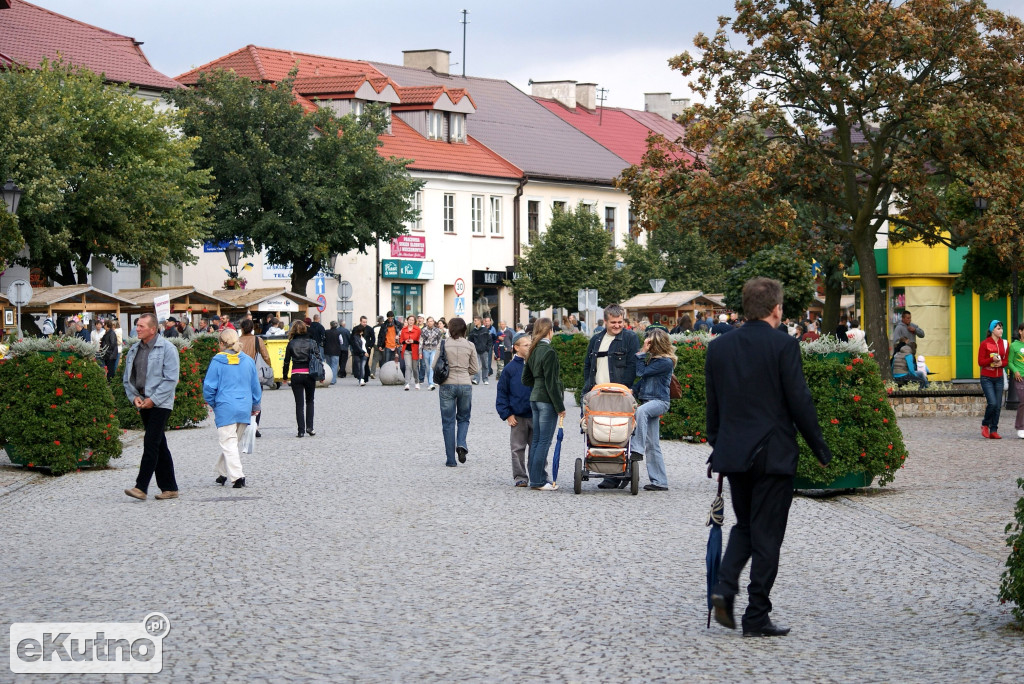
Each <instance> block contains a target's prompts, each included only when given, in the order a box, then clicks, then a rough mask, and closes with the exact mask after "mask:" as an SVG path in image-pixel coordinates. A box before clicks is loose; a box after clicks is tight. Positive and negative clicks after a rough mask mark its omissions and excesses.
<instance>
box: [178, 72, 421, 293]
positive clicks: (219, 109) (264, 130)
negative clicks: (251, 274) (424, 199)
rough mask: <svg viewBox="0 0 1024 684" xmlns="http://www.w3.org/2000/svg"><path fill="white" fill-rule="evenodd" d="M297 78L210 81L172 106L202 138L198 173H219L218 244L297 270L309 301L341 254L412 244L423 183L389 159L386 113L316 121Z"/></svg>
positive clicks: (207, 76) (294, 283) (214, 76)
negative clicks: (416, 197) (410, 229)
mask: <svg viewBox="0 0 1024 684" xmlns="http://www.w3.org/2000/svg"><path fill="white" fill-rule="evenodd" d="M294 76H295V73H294V71H293V72H292V74H291V75H289V77H288V78H287V79H285V80H283V81H281V82H279V83H276V84H265V83H255V82H253V81H251V80H250V79H248V78H245V77H242V76H237V75H235V74H234V73H233V72H227V71H215V72H212V73H204V74H201V75H200V77H199V82H198V83H197V84H196V86H195V87H194V88H189V89H183V90H179V91H176V92H175V93H173V94H172V96H171V99H172V100H173V101H174V103H175V104H176V105H177V106H178V107H179V108H181V109H182V110H183V111H184V112H185V117H184V125H183V129H184V131H185V133H186V135H191V136H198V137H200V138H202V141H203V142H202V144H201V145H200V146H199V147H198V148H197V149H196V150H195V152H194V153H193V155H194V157H195V160H196V163H197V164H198V165H200V166H202V167H208V168H210V169H212V170H213V175H214V181H213V184H212V187H213V189H214V190H215V191H216V193H217V203H216V207H215V209H214V219H215V222H214V226H213V231H212V232H213V237H214V239H216V240H222V241H229V240H239V241H241V242H242V243H243V244H244V245H245V252H246V254H253V253H256V252H259V251H263V250H265V251H266V253H267V257H268V259H269V260H270V261H271V262H272V263H275V264H282V265H290V266H291V268H292V278H291V289H292V291H293V292H297V293H299V294H305V293H306V285H307V284H308V282H309V280H310V279H311V278H312V277H313V276H315V275H316V274H317V273H318V272H320V271H324V272H327V273H331V272H332V271H333V268H334V259H335V257H336V256H337V255H338V254H344V253H346V252H349V251H351V250H359V251H361V252H365V250H366V248H367V247H368V246H370V245H374V244H376V243H377V241H378V240H385V241H386V240H390V239H392V238H395V237H397V236H399V235H403V234H405V232H406V222H407V221H410V220H412V219H414V218H416V212H415V211H414V210H412V209H411V206H412V204H411V201H412V197H413V194H414V193H415V192H416V190H418V189H419V188H420V187H421V186H422V182H421V181H417V180H415V179H413V178H412V177H411V176H410V175H409V173H408V171H407V170H406V166H407V164H408V161H406V160H401V159H395V158H385V157H383V156H381V155H380V153H379V151H378V148H379V147H380V145H381V142H380V135H382V134H383V133H384V132H385V131H386V129H387V125H388V124H387V118H386V115H385V113H384V111H383V110H382V109H381V108H380V107H377V106H373V105H369V106H367V107H366V109H365V111H364V113H363V114H362V116H360V117H358V118H357V117H355V116H353V115H348V116H345V117H342V118H339V117H337V116H336V115H335V114H334V113H333V112H332V111H331V110H330V109H329V108H327V107H321V108H319V109H317V110H316V111H315V112H313V113H310V114H307V113H306V112H305V111H304V110H303V109H302V107H301V106H299V105H298V104H297V103H296V102H295V100H294V97H293V95H292V81H293V79H294Z"/></svg>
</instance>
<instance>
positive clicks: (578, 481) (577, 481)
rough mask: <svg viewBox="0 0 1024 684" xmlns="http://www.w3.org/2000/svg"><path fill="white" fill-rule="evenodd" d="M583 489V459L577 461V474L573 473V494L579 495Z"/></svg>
mask: <svg viewBox="0 0 1024 684" xmlns="http://www.w3.org/2000/svg"><path fill="white" fill-rule="evenodd" d="M581 489H583V459H582V458H577V459H576V472H575V473H573V478H572V492H573V494H579V493H580V490H581Z"/></svg>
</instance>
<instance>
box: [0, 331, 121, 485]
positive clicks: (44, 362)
mask: <svg viewBox="0 0 1024 684" xmlns="http://www.w3.org/2000/svg"><path fill="white" fill-rule="evenodd" d="M10 354H11V356H9V357H8V358H6V359H2V360H0V443H2V444H5V445H9V446H10V448H11V449H12V450H14V451H15V454H16V456H17V460H18V461H19V462H24V463H26V464H28V465H33V466H37V467H46V468H49V469H50V471H51V472H52V473H54V474H55V475H59V474H63V473H66V472H69V471H72V470H76V469H77V468H79V467H80V466H81V465H82V464H84V463H88V464H89V465H92V466H106V465H107V463H108V462H109V461H110V459H111V458H118V457H119V456H120V455H121V440H120V434H121V425H120V423H119V421H118V419H117V417H116V414H115V411H114V400H113V397H112V396H111V393H110V389H109V385H108V384H107V382H106V373H105V371H104V369H103V368H102V367H100V366H99V364H97V363H96V358H95V355H96V345H91V344H88V343H85V342H83V341H81V340H74V339H71V338H63V337H54V338H50V339H44V340H28V341H25V342H20V343H16V344H14V345H12V347H11V350H10Z"/></svg>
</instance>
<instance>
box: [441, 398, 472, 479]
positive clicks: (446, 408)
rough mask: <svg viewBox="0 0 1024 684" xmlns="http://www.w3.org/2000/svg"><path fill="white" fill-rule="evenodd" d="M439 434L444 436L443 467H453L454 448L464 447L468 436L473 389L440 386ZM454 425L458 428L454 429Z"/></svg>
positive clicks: (454, 463)
mask: <svg viewBox="0 0 1024 684" xmlns="http://www.w3.org/2000/svg"><path fill="white" fill-rule="evenodd" d="M437 394H438V396H439V397H440V400H441V433H442V434H443V435H444V454H445V458H446V459H447V460H446V461H445V465H450V466H454V465H457V464H456V462H455V447H456V446H460V447H462V448H463V449H467V450H468V448H467V447H466V437H467V435H468V434H469V414H470V411H471V410H472V408H473V388H472V386H470V385H441V387H440V391H438V393H437ZM456 424H458V427H457V428H456Z"/></svg>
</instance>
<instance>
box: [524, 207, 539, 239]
mask: <svg viewBox="0 0 1024 684" xmlns="http://www.w3.org/2000/svg"><path fill="white" fill-rule="evenodd" d="M539 237H540V202H538V201H537V200H530V201H529V202H527V203H526V239H527V240H529V242H530V244H531V245H532V244H535V243H536V242H537V238H539Z"/></svg>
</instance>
